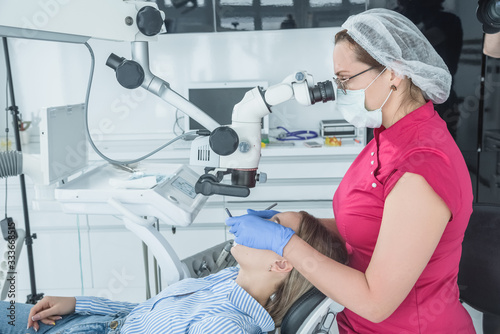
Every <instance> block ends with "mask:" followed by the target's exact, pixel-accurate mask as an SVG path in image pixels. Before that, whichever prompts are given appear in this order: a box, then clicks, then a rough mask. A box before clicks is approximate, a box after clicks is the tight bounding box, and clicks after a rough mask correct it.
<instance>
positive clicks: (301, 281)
mask: <svg viewBox="0 0 500 334" xmlns="http://www.w3.org/2000/svg"><path fill="white" fill-rule="evenodd" d="M299 213H300V214H301V216H302V219H301V222H300V226H299V229H298V231H297V236H299V237H300V238H301V239H303V240H304V241H305V242H307V243H308V244H309V245H311V246H312V247H313V248H314V249H316V250H317V251H318V252H320V253H321V254H324V255H326V256H328V257H330V258H332V259H334V260H336V261H338V262H340V263H347V250H346V248H345V243H344V241H343V240H342V239H341V238H340V236H338V235H334V234H332V233H331V232H329V231H328V230H327V229H326V228H325V227H324V226H323V225H322V224H321V223H320V221H319V220H318V219H317V218H315V217H313V216H312V215H310V214H309V213H307V212H305V211H300V212H299ZM312 287H313V285H312V284H311V283H309V281H308V280H307V279H305V277H304V276H302V274H300V273H299V272H298V270H296V269H295V268H294V269H292V271H291V272H290V274H289V275H288V276H287V278H285V279H284V280H283V281H282V282H281V283H280V284H279V285H278V286H277V287H276V292H275V293H274V294H273V296H272V297H271V298H270V299H269V300H268V302H267V304H266V306H265V308H266V310H267V312H269V314H270V315H271V317H272V318H273V320H274V322H275V324H276V326H279V325H281V321H282V320H283V317H284V316H285V314H286V312H287V311H288V309H289V308H290V307H291V306H292V305H293V303H295V302H296V301H297V300H298V299H299V298H300V297H301V296H302V295H303V294H304V293H306V292H307V291H308V290H309V289H311V288H312Z"/></svg>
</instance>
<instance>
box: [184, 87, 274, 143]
mask: <svg viewBox="0 0 500 334" xmlns="http://www.w3.org/2000/svg"><path fill="white" fill-rule="evenodd" d="M257 86H260V87H262V88H263V89H266V88H267V83H266V82H221V83H213V82H211V83H197V84H196V85H192V86H191V87H190V88H189V92H188V99H189V101H191V103H193V104H194V105H196V106H197V107H198V108H200V109H201V110H203V111H204V112H206V113H207V114H208V115H209V116H210V117H212V118H213V119H214V120H215V121H217V122H218V123H219V124H220V125H230V124H231V115H232V112H233V108H234V105H235V104H237V103H238V102H240V101H241V100H242V99H243V97H244V96H245V93H246V92H248V91H249V90H252V89H253V88H255V87H257ZM267 122H268V116H266V117H264V119H263V122H262V129H263V131H264V132H265V133H267V129H268V126H267ZM185 125H186V126H185V128H186V130H198V129H203V128H204V127H203V126H202V125H201V124H199V123H198V122H196V121H195V120H194V119H192V118H190V117H187V116H186V123H185Z"/></svg>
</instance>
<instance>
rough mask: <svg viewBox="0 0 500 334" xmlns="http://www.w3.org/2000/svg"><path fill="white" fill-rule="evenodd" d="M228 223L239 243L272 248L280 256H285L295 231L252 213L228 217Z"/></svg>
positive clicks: (258, 247) (252, 246) (230, 230)
mask: <svg viewBox="0 0 500 334" xmlns="http://www.w3.org/2000/svg"><path fill="white" fill-rule="evenodd" d="M271 217H272V216H271ZM226 225H227V226H229V227H231V228H230V229H229V232H231V233H233V234H234V236H235V237H236V238H235V241H236V243H237V244H240V245H243V246H247V247H251V248H257V249H268V250H272V251H273V252H275V253H277V254H278V255H280V256H283V248H285V246H286V244H287V243H288V241H290V238H291V237H292V235H293V234H294V233H295V232H294V231H293V230H292V229H291V228H289V227H285V226H283V225H280V224H278V223H275V222H272V221H269V220H265V219H263V218H261V217H258V216H256V215H252V214H248V215H243V216H239V217H231V218H227V219H226Z"/></svg>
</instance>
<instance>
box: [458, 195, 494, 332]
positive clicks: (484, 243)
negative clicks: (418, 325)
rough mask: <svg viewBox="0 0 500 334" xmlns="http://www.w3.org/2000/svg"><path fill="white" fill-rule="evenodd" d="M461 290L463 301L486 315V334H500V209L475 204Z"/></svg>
mask: <svg viewBox="0 0 500 334" xmlns="http://www.w3.org/2000/svg"><path fill="white" fill-rule="evenodd" d="M458 286H459V288H460V300H461V301H463V302H465V303H467V304H469V305H470V306H471V307H473V308H474V309H476V310H478V311H480V312H482V313H483V333H484V334H500V206H498V205H488V204H474V211H473V212H472V215H471V218H470V220H469V226H468V227H467V230H466V231H465V236H464V241H463V244H462V258H461V260H460V268H459V271H458Z"/></svg>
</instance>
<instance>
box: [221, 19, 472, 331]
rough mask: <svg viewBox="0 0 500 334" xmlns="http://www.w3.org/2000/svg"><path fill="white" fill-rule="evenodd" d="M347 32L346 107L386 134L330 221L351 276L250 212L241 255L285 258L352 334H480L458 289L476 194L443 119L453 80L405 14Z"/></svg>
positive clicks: (339, 58)
mask: <svg viewBox="0 0 500 334" xmlns="http://www.w3.org/2000/svg"><path fill="white" fill-rule="evenodd" d="M342 28H344V30H343V31H341V32H339V33H338V34H337V35H336V36H335V49H334V52H333V64H334V70H335V74H336V78H335V81H336V83H337V101H336V106H337V108H338V109H339V110H340V111H341V112H342V114H343V116H344V117H345V118H346V120H347V121H349V122H350V123H352V124H353V125H355V126H358V127H372V128H374V139H373V140H372V141H370V143H368V144H367V146H366V147H365V149H364V150H363V151H362V152H361V153H360V154H359V156H358V157H357V158H356V160H355V161H354V162H353V164H352V166H351V167H350V168H349V170H348V171H347V173H346V175H345V177H344V178H343V180H342V182H341V183H340V185H339V187H338V189H337V191H336V193H335V196H334V198H333V210H334V215H335V219H324V220H323V223H324V224H325V225H327V226H328V227H329V228H330V229H332V230H337V231H338V232H339V233H340V234H341V235H342V237H343V238H344V240H345V241H346V246H347V249H348V251H349V253H350V263H349V265H343V264H340V263H338V262H335V261H333V260H331V259H329V258H327V257H325V256H323V255H322V254H320V253H318V252H317V251H316V250H314V249H313V248H312V247H311V246H309V245H308V244H307V243H305V242H304V241H302V240H301V239H300V238H298V237H297V236H295V235H294V233H293V230H291V229H289V228H286V227H284V226H281V225H279V224H276V223H272V222H270V221H267V220H264V219H263V218H268V217H269V216H272V215H273V214H274V213H275V212H272V211H257V212H256V211H251V210H249V214H248V215H244V216H240V217H233V218H229V219H227V221H226V224H227V225H229V226H230V227H231V228H230V232H232V233H234V235H235V237H236V238H235V241H236V242H237V243H238V244H243V245H245V246H249V247H254V248H261V249H270V250H273V251H274V252H276V253H278V254H279V255H282V256H283V257H285V258H286V259H287V260H288V261H290V262H291V263H292V264H293V265H294V267H295V268H296V269H298V271H299V272H300V273H301V274H302V275H304V276H305V277H306V278H307V279H308V280H309V281H310V282H311V283H312V284H314V285H315V286H316V287H317V288H318V289H320V290H321V291H322V292H323V293H325V294H326V295H327V296H328V297H330V298H332V299H334V300H335V301H337V302H339V303H340V304H342V305H344V306H345V307H346V310H345V311H344V312H343V313H341V314H339V316H338V318H337V319H338V325H339V330H340V333H474V332H475V331H474V327H473V325H472V321H471V318H470V316H469V314H468V313H467V311H466V310H465V309H464V307H463V306H462V305H461V303H460V302H459V300H458V297H459V290H458V285H457V274H458V265H459V261H460V256H461V243H462V239H463V236H464V232H465V229H466V227H467V223H468V221H469V217H470V215H471V212H472V201H473V195H472V187H471V182H470V176H469V173H468V170H467V167H466V165H465V162H464V159H463V157H462V154H461V153H460V151H459V149H458V147H457V145H456V144H455V142H454V140H453V138H452V137H451V135H450V134H449V132H448V130H447V128H446V123H445V122H444V121H443V120H442V119H441V118H440V117H439V115H438V114H437V113H436V111H434V107H433V102H434V103H442V102H444V101H445V100H446V99H447V97H448V94H449V91H450V84H451V76H450V74H449V71H448V69H447V67H446V65H445V64H444V62H443V60H442V59H441V58H440V57H439V55H438V54H437V53H436V52H435V50H434V49H433V47H432V46H431V44H430V43H429V42H428V41H427V40H426V39H425V37H424V36H423V35H422V34H421V33H420V31H419V30H418V28H417V27H416V26H415V25H414V24H413V23H412V22H411V21H410V20H408V19H407V18H405V17H404V16H402V15H400V14H398V13H396V12H393V11H390V10H385V9H372V10H368V11H365V12H363V13H361V14H358V15H354V16H351V17H349V18H348V19H347V21H346V22H345V23H344V24H343V25H342Z"/></svg>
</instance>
